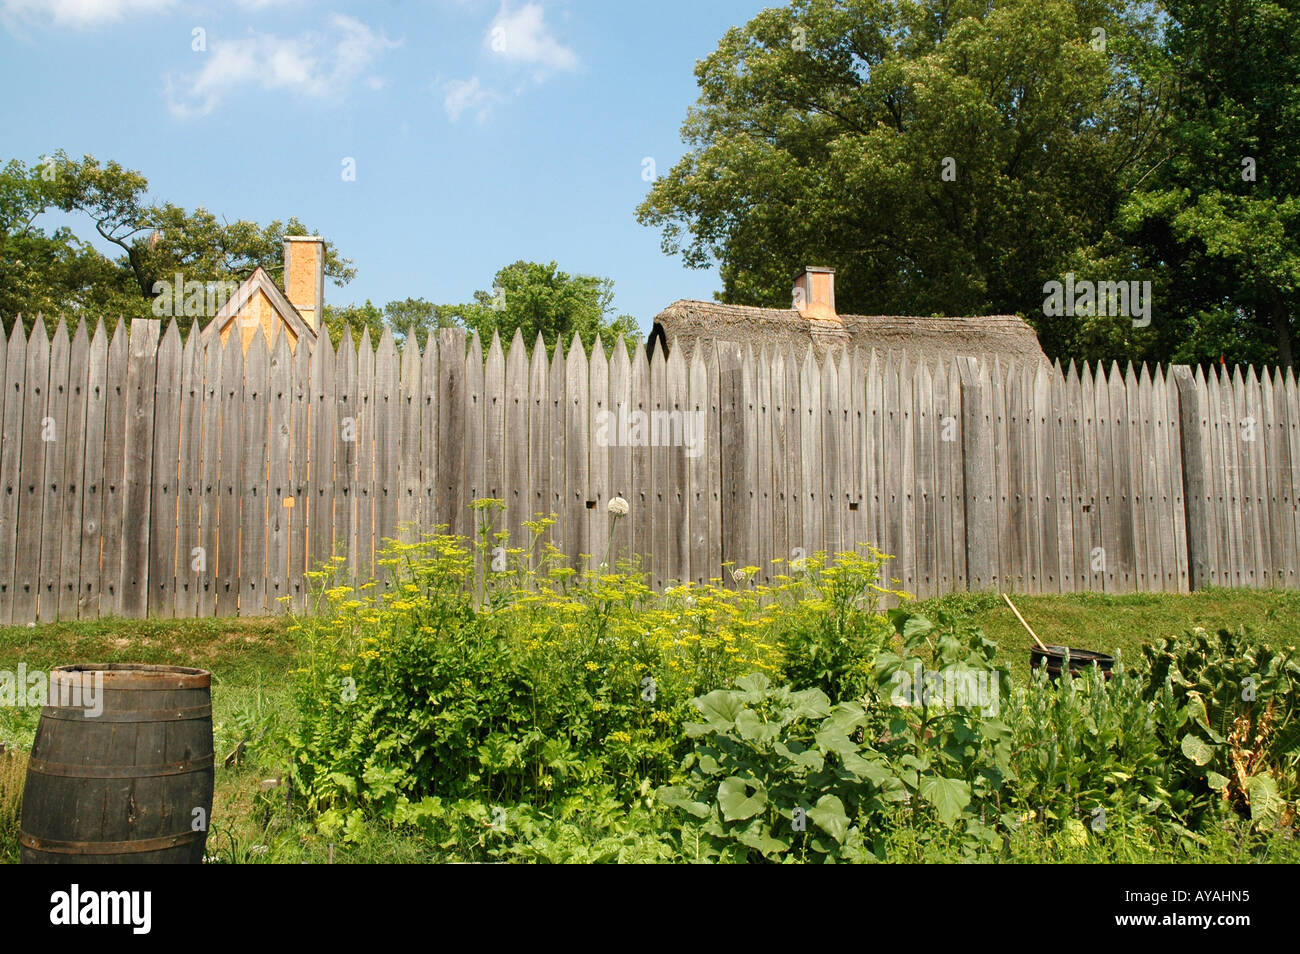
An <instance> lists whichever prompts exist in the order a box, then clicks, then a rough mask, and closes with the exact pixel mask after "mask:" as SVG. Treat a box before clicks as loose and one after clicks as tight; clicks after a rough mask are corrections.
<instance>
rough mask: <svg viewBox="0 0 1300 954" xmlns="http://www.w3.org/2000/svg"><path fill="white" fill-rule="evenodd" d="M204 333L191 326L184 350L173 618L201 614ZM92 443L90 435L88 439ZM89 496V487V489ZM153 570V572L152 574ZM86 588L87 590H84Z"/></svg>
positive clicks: (177, 471)
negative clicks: (197, 551) (198, 560)
mask: <svg viewBox="0 0 1300 954" xmlns="http://www.w3.org/2000/svg"><path fill="white" fill-rule="evenodd" d="M201 337H202V330H201V329H200V328H198V327H197V326H196V327H191V328H190V332H189V334H188V335H187V336H186V338H185V347H184V348H182V349H181V374H180V385H179V388H180V390H179V393H180V412H179V435H178V440H177V460H176V552H175V554H174V555H173V556H174V561H175V563H174V570H173V572H174V577H173V579H174V581H175V588H174V590H173V593H172V600H171V612H172V615H173V616H175V617H177V618H180V619H187V618H189V617H192V616H194V615H195V614H196V613H197V612H198V598H197V593H198V574H197V573H195V571H194V562H193V561H194V557H195V555H196V554H195V552H194V551H195V549H196V548H197V547H199V546H200V536H199V515H200V512H201V510H202V506H203V346H202V344H201V343H200V339H201ZM87 440H89V436H87ZM87 493H89V486H87ZM87 499H89V498H87ZM152 572H153V571H152V570H150V573H152ZM83 589H84V587H83Z"/></svg>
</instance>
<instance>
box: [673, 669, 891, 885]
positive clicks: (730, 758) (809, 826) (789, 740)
mask: <svg viewBox="0 0 1300 954" xmlns="http://www.w3.org/2000/svg"><path fill="white" fill-rule="evenodd" d="M738 686H739V688H737V689H717V690H714V691H713V692H711V693H708V694H707V695H704V696H701V697H699V698H697V699H694V700H692V704H693V705H694V706H695V708H696V709H698V710H699V712H700V713H701V714H702V715H703V716H704V720H705V721H704V722H700V723H688V724H687V726H686V734H687V735H688V736H689V737H691V738H694V739H696V740H697V742H696V746H695V749H694V751H693V752H692V753H691V754H690V755H688V756H687V758H686V760H685V762H684V765H683V768H684V769H685V770H686V771H687V773H688V775H687V778H686V780H685V781H684V782H683V784H681V785H676V786H666V787H664V788H662V789H660V791H659V794H658V797H659V799H660V800H661V801H662V802H664V803H665V804H668V805H672V806H674V807H676V808H678V809H680V810H681V811H683V812H685V813H686V814H687V815H689V816H693V817H694V818H695V819H698V820H699V822H700V825H699V831H698V832H691V833H690V835H687V834H686V833H684V834H683V841H684V842H689V841H690V839H691V838H695V839H697V841H696V848H695V851H694V854H695V855H696V856H697V857H700V858H701V860H713V861H727V862H744V861H749V860H762V859H767V860H778V859H795V860H807V859H809V858H818V857H821V858H825V859H827V860H835V859H838V858H851V857H854V856H861V855H862V854H864V853H865V849H864V843H863V837H862V831H861V829H860V828H859V827H858V826H857V825H856V824H855V822H854V819H855V817H856V816H857V815H859V814H860V813H862V812H869V811H873V810H876V809H878V808H879V806H880V805H882V804H883V803H884V802H886V801H890V800H897V799H899V798H902V797H903V791H902V786H901V785H900V784H899V783H898V781H897V779H895V778H894V776H893V774H892V773H891V772H890V770H889V768H888V767H887V766H885V765H884V764H883V763H881V762H880V761H878V760H872V759H867V758H863V757H862V756H861V755H860V754H859V752H858V745H857V743H855V742H854V741H853V739H852V736H853V735H854V734H855V733H856V732H857V730H858V729H860V727H861V726H862V725H863V724H864V723H865V722H866V719H867V716H866V712H865V710H864V709H863V708H862V706H861V704H858V703H842V704H840V705H839V706H832V704H831V701H830V700H829V699H828V698H827V696H826V694H825V693H824V692H822V691H821V690H820V689H803V690H799V691H794V690H792V689H790V688H789V687H783V688H772V686H771V684H770V683H769V682H768V680H767V678H766V677H765V676H762V675H759V674H754V675H750V676H746V677H745V678H743V679H741V680H739V682H738ZM701 842H702V847H701V845H700V843H701ZM685 851H686V853H688V854H690V853H691V848H690V847H686V848H685Z"/></svg>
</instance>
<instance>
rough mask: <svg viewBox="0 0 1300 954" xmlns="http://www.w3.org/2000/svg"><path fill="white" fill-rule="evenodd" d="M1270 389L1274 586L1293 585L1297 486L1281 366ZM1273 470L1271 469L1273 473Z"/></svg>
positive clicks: (1295, 567) (1289, 586)
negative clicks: (1274, 495) (1274, 501)
mask: <svg viewBox="0 0 1300 954" xmlns="http://www.w3.org/2000/svg"><path fill="white" fill-rule="evenodd" d="M1271 384H1272V387H1271V388H1270V390H1271V392H1272V398H1273V426H1274V432H1273V441H1274V454H1275V461H1276V463H1275V464H1274V467H1275V470H1276V476H1275V477H1274V476H1270V478H1269V483H1270V485H1273V484H1274V483H1275V485H1276V487H1277V508H1276V511H1275V513H1274V514H1273V516H1272V517H1271V521H1272V523H1273V524H1276V527H1275V529H1274V532H1275V534H1276V536H1275V537H1274V538H1273V539H1274V559H1275V560H1276V561H1277V568H1278V569H1277V578H1276V579H1275V581H1274V585H1276V586H1281V587H1288V588H1293V587H1295V585H1296V571H1297V566H1296V562H1297V560H1296V548H1297V546H1300V540H1297V539H1296V534H1295V526H1294V523H1293V516H1292V515H1293V514H1294V513H1295V509H1296V499H1295V486H1294V485H1293V484H1292V482H1291V465H1292V460H1291V433H1290V432H1291V422H1290V420H1289V414H1288V408H1287V394H1286V379H1285V378H1283V377H1282V371H1281V369H1280V368H1278V369H1274V373H1273V379H1272V381H1271ZM1272 473H1273V470H1272V469H1270V475H1271V474H1272Z"/></svg>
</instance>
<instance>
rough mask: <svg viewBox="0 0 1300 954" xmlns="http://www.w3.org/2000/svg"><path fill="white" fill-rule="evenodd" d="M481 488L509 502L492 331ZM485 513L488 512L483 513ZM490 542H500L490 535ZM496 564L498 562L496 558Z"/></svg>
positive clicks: (497, 341)
mask: <svg viewBox="0 0 1300 954" xmlns="http://www.w3.org/2000/svg"><path fill="white" fill-rule="evenodd" d="M482 402H483V488H482V491H481V492H480V494H479V496H481V497H483V498H487V499H491V500H500V501H501V502H502V504H503V505H508V504H509V501H508V500H507V499H506V489H505V484H504V480H505V454H506V446H505V444H506V355H505V351H504V350H503V349H502V347H501V336H500V335H498V334H496V333H495V332H493V334H492V340H491V342H489V344H488V351H487V361H486V364H485V366H484V368H483V396H482ZM484 516H487V514H484ZM492 526H493V532H494V533H496V532H499V531H501V530H503V529H505V519H504V515H497V516H496V517H495V518H494V519H493V524H492ZM489 543H490V546H491V547H492V548H493V550H494V551H495V548H496V547H498V546H501V541H500V540H496V539H493V540H491V541H489ZM498 565H500V564H499V562H498Z"/></svg>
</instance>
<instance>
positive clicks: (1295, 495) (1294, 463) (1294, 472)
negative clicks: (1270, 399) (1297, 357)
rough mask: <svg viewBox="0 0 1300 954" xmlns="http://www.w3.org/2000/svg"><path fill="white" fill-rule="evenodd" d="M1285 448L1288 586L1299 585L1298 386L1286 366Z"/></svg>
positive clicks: (1299, 398) (1299, 408)
mask: <svg viewBox="0 0 1300 954" xmlns="http://www.w3.org/2000/svg"><path fill="white" fill-rule="evenodd" d="M1284 400H1285V403H1286V418H1287V438H1286V440H1287V450H1288V459H1289V460H1290V463H1291V513H1290V520H1289V527H1290V529H1289V530H1288V533H1289V534H1290V537H1291V540H1293V541H1294V544H1295V547H1294V554H1293V559H1292V562H1291V571H1290V574H1291V575H1290V579H1291V581H1292V582H1290V583H1289V584H1288V585H1289V586H1296V585H1300V388H1297V386H1296V379H1295V373H1294V371H1293V370H1292V369H1290V368H1288V369H1287V372H1286V383H1285V398H1284Z"/></svg>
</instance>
